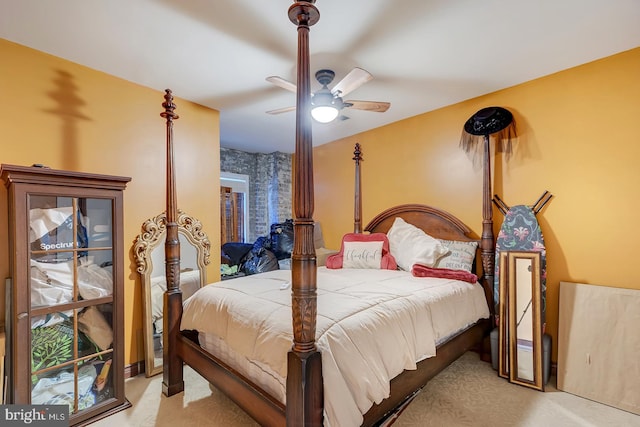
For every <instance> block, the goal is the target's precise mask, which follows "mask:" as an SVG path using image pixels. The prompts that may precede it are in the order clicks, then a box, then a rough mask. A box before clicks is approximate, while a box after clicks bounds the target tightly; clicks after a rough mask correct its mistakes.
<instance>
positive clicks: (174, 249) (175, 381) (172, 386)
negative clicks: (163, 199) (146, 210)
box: [160, 89, 184, 396]
mask: <svg viewBox="0 0 640 427" xmlns="http://www.w3.org/2000/svg"><path fill="white" fill-rule="evenodd" d="M164 99H165V101H164V102H163V103H162V106H163V107H164V111H163V112H162V113H160V116H161V117H164V118H165V119H166V120H167V207H166V215H167V237H166V241H165V260H166V267H165V271H166V280H167V290H166V292H165V293H164V313H165V314H164V316H163V327H164V331H163V335H164V337H163V339H164V345H163V346H162V347H163V373H162V392H163V393H164V394H165V395H167V396H171V395H173V394H176V393H179V392H181V391H182V390H184V381H183V378H182V360H180V359H179V358H178V354H177V348H178V345H177V342H178V335H179V334H180V318H181V317H182V291H181V290H180V240H179V237H178V223H177V222H176V220H177V217H178V208H177V206H176V204H177V202H176V180H175V169H174V164H173V121H174V120H177V119H178V115H177V114H176V113H175V112H174V110H175V109H176V105H175V104H174V103H173V96H172V95H171V90H170V89H167V90H165V95H164Z"/></svg>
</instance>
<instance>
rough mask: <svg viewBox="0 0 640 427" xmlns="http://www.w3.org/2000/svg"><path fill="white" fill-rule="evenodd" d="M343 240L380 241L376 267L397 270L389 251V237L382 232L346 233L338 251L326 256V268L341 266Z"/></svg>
mask: <svg viewBox="0 0 640 427" xmlns="http://www.w3.org/2000/svg"><path fill="white" fill-rule="evenodd" d="M345 242H347V243H349V242H382V257H381V259H380V266H379V267H378V268H381V269H386V270H397V269H398V265H397V264H396V260H395V258H394V257H393V255H391V253H390V252H389V239H387V235H386V234H384V233H371V234H362V233H347V234H345V235H344V236H343V237H342V244H341V245H340V252H338V253H337V254H334V255H330V256H328V257H327V262H326V264H325V265H326V267H327V268H333V269H336V268H342V266H343V258H344V246H345Z"/></svg>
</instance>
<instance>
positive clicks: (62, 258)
mask: <svg viewBox="0 0 640 427" xmlns="http://www.w3.org/2000/svg"><path fill="white" fill-rule="evenodd" d="M113 211H114V207H113V200H112V199H100V198H78V197H60V196H49V195H33V194H30V195H29V196H28V212H29V263H30V265H29V267H30V273H29V285H30V306H31V311H30V313H31V317H30V320H31V403H32V404H68V405H69V411H70V414H76V413H78V412H80V411H83V410H85V409H88V408H91V407H92V406H94V405H97V404H99V403H101V402H104V401H106V400H108V399H110V398H112V397H114V391H113V385H112V383H113V381H112V377H113V375H112V373H113V371H112V370H111V369H110V368H111V365H112V361H113V351H114V350H113V304H114V300H113V271H112V267H113Z"/></svg>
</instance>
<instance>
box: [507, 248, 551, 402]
mask: <svg viewBox="0 0 640 427" xmlns="http://www.w3.org/2000/svg"><path fill="white" fill-rule="evenodd" d="M540 255H541V254H540V252H514V251H508V252H503V253H501V254H500V274H501V281H500V283H501V288H503V289H504V290H506V292H505V293H504V294H502V293H501V296H500V306H501V310H500V332H501V334H500V335H501V336H500V340H501V343H500V344H501V345H500V348H501V354H500V362H501V363H500V365H501V366H500V374H501V375H502V376H504V374H505V373H506V372H505V371H506V369H508V375H509V381H510V382H512V383H517V384H520V385H524V386H527V387H531V388H535V389H537V390H543V389H544V383H543V379H542V372H543V371H542V316H541V289H540ZM501 291H502V289H501ZM507 360H508V363H507ZM507 366H508V367H507Z"/></svg>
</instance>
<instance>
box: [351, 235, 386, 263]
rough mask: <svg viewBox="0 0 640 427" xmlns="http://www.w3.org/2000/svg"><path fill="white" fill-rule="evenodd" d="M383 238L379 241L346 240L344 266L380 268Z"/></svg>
mask: <svg viewBox="0 0 640 427" xmlns="http://www.w3.org/2000/svg"><path fill="white" fill-rule="evenodd" d="M382 243H383V242H382V240H380V241H378V242H344V243H343V244H344V251H343V254H342V268H378V269H379V268H380V264H381V263H382Z"/></svg>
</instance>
